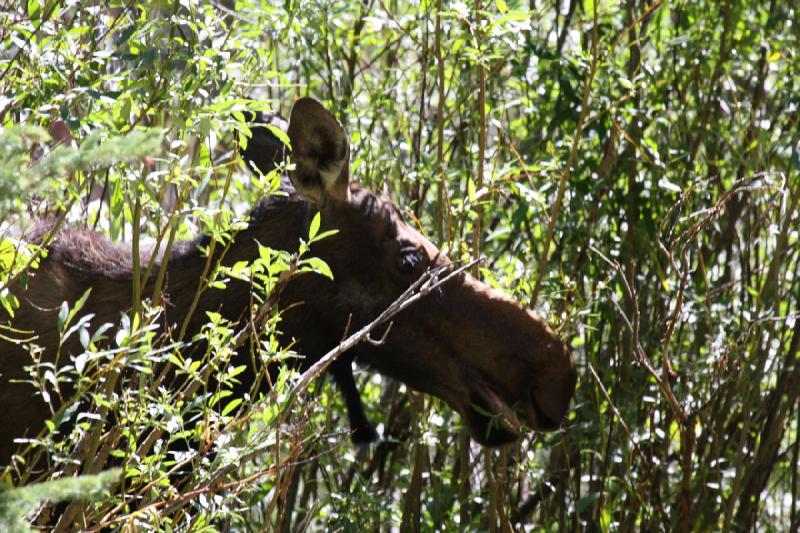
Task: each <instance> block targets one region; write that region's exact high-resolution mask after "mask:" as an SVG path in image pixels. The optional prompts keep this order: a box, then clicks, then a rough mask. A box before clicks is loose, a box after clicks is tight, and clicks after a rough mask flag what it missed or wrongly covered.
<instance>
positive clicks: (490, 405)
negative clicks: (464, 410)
mask: <svg viewBox="0 0 800 533" xmlns="http://www.w3.org/2000/svg"><path fill="white" fill-rule="evenodd" d="M470 399H471V404H470V406H469V408H468V414H467V416H466V417H465V418H466V420H467V426H468V427H469V430H470V434H471V435H472V438H473V439H475V440H476V441H477V442H478V443H480V444H482V445H484V446H502V445H504V444H509V443H511V442H514V441H515V440H517V439H519V437H520V435H521V434H522V431H523V423H522V422H521V421H520V415H522V416H523V417H524V425H525V427H528V428H531V429H536V430H542V431H552V430H554V429H557V428H558V426H559V425H560V424H559V423H558V422H557V421H555V420H553V419H551V418H550V417H549V416H548V415H546V414H545V413H544V412H543V410H542V409H541V407H540V406H539V405H538V404H537V402H536V397H535V395H534V391H533V390H531V391H530V398H529V399H528V401H527V402H517V403H516V404H514V405H513V406H512V405H510V404H509V403H508V402H507V401H506V400H504V399H503V397H502V396H500V395H499V394H498V393H496V392H495V391H494V390H493V389H492V388H490V387H482V388H481V389H480V391H474V392H473V393H472V394H471V395H470ZM523 403H524V405H522V404H523Z"/></svg>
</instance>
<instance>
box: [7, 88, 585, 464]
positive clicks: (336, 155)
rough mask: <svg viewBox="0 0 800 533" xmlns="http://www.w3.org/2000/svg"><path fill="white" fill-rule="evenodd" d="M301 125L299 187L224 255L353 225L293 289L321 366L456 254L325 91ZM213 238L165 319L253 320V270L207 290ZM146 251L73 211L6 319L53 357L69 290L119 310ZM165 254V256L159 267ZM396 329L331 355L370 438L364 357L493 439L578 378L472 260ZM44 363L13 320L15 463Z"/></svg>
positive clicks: (247, 360) (252, 152)
mask: <svg viewBox="0 0 800 533" xmlns="http://www.w3.org/2000/svg"><path fill="white" fill-rule="evenodd" d="M249 118H251V119H254V118H256V117H255V115H254V114H251V115H250V116H249ZM258 118H261V117H258ZM252 131H253V138H252V139H251V142H250V144H249V145H248V147H247V148H246V149H245V150H244V151H243V156H244V159H245V160H246V161H248V162H249V163H250V164H252V165H254V166H255V167H257V168H258V169H259V170H260V171H262V172H264V173H266V172H269V171H270V170H272V169H273V168H274V165H275V161H277V160H279V159H282V158H283V156H284V154H283V147H282V143H279V142H278V141H277V140H276V138H275V137H274V136H273V135H272V134H271V133H270V132H269V131H268V130H267V129H265V128H257V127H254V128H253V130H252ZM286 135H287V136H288V139H289V144H290V147H291V150H290V151H289V149H288V148H287V149H286V151H287V154H286V155H287V156H288V157H289V158H290V161H291V162H292V163H293V166H291V165H289V166H288V167H286V168H288V170H286V174H288V176H287V177H288V181H286V180H285V181H284V184H285V186H284V188H285V194H284V195H270V196H269V197H267V198H264V199H262V200H261V201H260V202H259V204H258V205H257V206H256V207H255V208H254V209H253V210H252V211H251V213H250V217H249V222H248V225H247V227H246V229H243V230H241V231H240V232H238V233H237V234H236V235H235V236H234V237H233V240H232V241H231V242H230V243H229V246H228V249H227V253H226V254H225V255H224V257H222V258H221V261H222V262H223V263H224V264H234V263H235V262H237V261H243V260H252V259H254V258H256V257H258V253H259V250H258V243H261V244H263V245H265V246H268V247H270V248H272V249H275V250H285V251H289V252H295V251H297V250H298V247H299V243H300V241H301V239H302V238H304V237H305V236H307V235H308V231H309V225H310V223H311V221H312V219H313V217H314V216H315V214H316V213H320V216H321V220H322V226H323V229H335V230H337V231H336V232H335V233H334V234H332V235H330V236H329V237H326V238H325V239H322V240H320V241H318V242H315V243H314V244H313V245H312V253H313V255H314V256H316V257H319V258H321V259H322V260H324V261H325V262H326V263H327V264H328V265H329V267H330V270H331V272H332V273H333V279H332V280H331V279H329V278H328V277H325V276H322V275H318V274H309V275H302V276H296V277H293V278H291V279H290V280H289V281H288V282H287V283H286V285H285V287H284V288H283V290H282V292H281V294H280V308H281V309H282V311H281V321H280V323H279V326H278V327H279V329H280V332H281V335H282V337H281V338H282V339H284V340H286V341H287V342H290V341H294V342H295V344H294V349H295V350H296V351H297V352H298V353H301V354H303V355H304V356H305V358H304V359H303V360H302V362H301V363H300V364H301V365H302V366H308V365H310V364H311V363H313V362H314V361H317V360H319V358H320V357H322V356H323V355H324V354H325V353H327V352H328V351H329V350H331V349H332V348H334V347H336V346H337V345H338V343H339V342H340V341H341V339H342V336H343V333H344V332H345V331H347V330H348V328H349V330H350V331H354V330H355V328H358V327H361V326H362V325H364V324H368V323H369V322H370V321H371V320H373V319H374V318H375V317H376V316H377V315H378V314H380V313H381V312H382V311H383V310H384V309H385V308H386V307H387V306H388V305H390V304H391V303H392V302H394V301H395V300H396V299H397V298H398V296H400V295H401V294H402V293H403V292H404V291H405V290H406V289H407V288H408V287H409V286H410V285H411V284H412V283H414V282H415V280H418V279H419V278H420V277H421V276H423V275H424V273H425V272H426V271H428V270H429V269H433V268H439V267H442V268H451V269H452V268H453V264H452V262H451V261H450V260H449V259H448V258H447V257H446V256H445V255H444V254H443V253H441V252H440V251H439V249H437V247H436V246H434V245H433V244H432V243H431V242H430V241H429V240H428V239H426V238H425V237H424V236H423V235H422V234H421V233H420V232H419V231H417V229H415V228H414V227H412V226H411V225H409V224H408V223H406V222H405V221H404V220H403V217H402V216H401V212H400V210H399V209H398V208H397V207H396V206H395V205H394V204H393V203H392V202H391V201H390V200H389V199H387V198H385V197H383V196H381V195H378V194H376V193H373V192H371V191H369V190H367V189H366V188H364V187H362V186H360V185H359V184H357V183H355V182H353V181H351V180H350V172H349V152H350V147H349V140H348V135H347V133H346V132H345V130H344V128H343V126H342V125H341V124H340V123H339V121H338V120H337V119H336V118H335V117H334V116H333V115H332V114H331V113H330V112H329V111H328V110H326V109H325V108H324V106H323V105H322V104H320V103H319V102H318V101H317V100H315V99H313V98H310V97H304V98H300V99H299V100H297V101H296V102H295V103H294V105H293V107H292V110H291V113H290V117H289V121H288V131H286ZM48 224H49V225H48ZM51 226H52V223H48V222H47V221H40V223H39V224H38V225H37V226H34V229H32V230H31V231H28V232H27V233H26V235H25V238H26V239H27V240H29V241H30V242H36V241H37V239H39V240H41V239H42V236H43V235H45V234H46V233H47V231H49V229H50V228H51ZM207 242H208V237H207V236H201V237H198V238H197V239H195V240H193V241H186V242H180V243H176V244H175V245H174V246H173V247H172V249H171V253H170V254H169V257H168V258H167V259H165V260H166V261H168V263H167V265H166V267H165V269H166V277H165V278H164V284H163V287H162V294H163V296H164V300H165V301H166V302H168V304H166V305H164V308H165V311H164V317H163V318H162V320H161V323H160V326H159V327H162V328H164V329H165V330H166V329H167V328H172V329H175V328H176V326H179V325H180V324H181V323H182V321H183V320H184V319H186V317H187V316H190V318H189V319H188V327H187V328H186V335H185V336H186V337H187V338H191V337H192V336H193V335H194V334H196V333H197V332H199V331H200V330H201V328H202V326H203V324H204V323H206V322H207V321H208V318H207V316H206V311H210V312H218V313H220V314H221V315H222V316H224V317H226V318H227V319H229V320H231V321H234V323H238V324H244V321H245V320H247V319H248V318H247V316H246V315H248V313H249V306H250V302H251V300H252V299H251V297H250V293H249V291H251V287H250V286H249V285H248V284H247V283H244V282H240V283H233V284H230V285H229V286H228V287H227V288H226V289H224V290H207V291H205V292H203V293H202V296H201V297H200V299H199V300H198V301H196V302H193V298H194V296H195V291H196V289H197V286H198V282H199V280H200V279H201V276H202V273H203V267H204V265H205V264H206V261H207V260H208V257H207V255H206V254H205V253H204V252H203V251H201V248H202V244H203V243H207ZM153 253H155V254H158V253H159V252H157V251H150V250H142V252H141V255H140V261H141V262H142V263H143V264H146V263H147V262H148V261H149V260H150V259H151V255H150V254H153ZM206 253H207V252H206ZM132 257H133V255H132V253H131V250H130V247H129V246H128V247H124V246H121V245H115V244H113V243H111V242H109V240H108V239H107V238H105V237H103V236H101V235H100V234H99V233H97V232H95V231H93V230H90V229H87V228H82V227H68V226H65V227H62V228H60V229H58V230H57V232H55V236H54V238H53V239H52V240H51V241H50V243H49V244H48V253H47V255H46V257H45V258H44V259H43V260H42V261H41V264H40V265H39V266H38V268H37V269H35V270H32V271H31V272H30V275H29V279H28V281H27V284H26V286H24V287H23V286H22V285H20V284H16V285H12V286H11V287H10V290H11V291H12V293H14V294H15V295H16V296H17V299H18V301H19V302H20V305H19V308H18V309H17V310H16V312H15V314H14V316H13V318H12V317H10V316H8V315H4V314H2V313H4V312H3V311H0V323H4V324H5V325H7V326H11V327H13V328H14V330H16V331H24V332H29V334H30V336H32V337H33V338H34V339H35V340H34V342H35V344H36V345H38V346H40V347H42V349H43V352H42V353H41V358H42V360H44V361H50V362H53V361H55V360H56V356H55V353H56V349H57V346H58V343H59V337H58V332H57V327H56V322H57V315H58V310H59V308H60V306H61V305H62V302H65V301H66V302H74V301H76V300H77V299H78V298H80V297H81V296H82V295H84V294H85V293H86V291H87V289H90V288H91V292H90V293H89V295H88V298H87V299H86V301H85V304H84V308H83V312H84V313H92V314H93V315H94V318H93V320H92V323H93V324H103V323H107V322H112V323H113V322H115V321H117V320H118V319H119V317H120V315H121V313H124V312H126V311H127V310H129V309H130V308H131V307H132V301H131V300H132V296H131V294H132V290H131V284H132V279H133V278H132V276H133V272H134V269H133V259H132ZM162 260H163V259H162V257H161V256H157V257H155V258H154V261H155V264H156V268H154V269H153V271H156V272H157V271H158V267H159V266H160V262H161V261H162ZM141 271H142V272H143V271H144V269H141ZM151 277H154V276H151ZM143 285H144V286H145V287H146V288H150V289H152V288H153V287H154V281H153V279H146V280H144V281H143ZM144 294H149V293H147V292H146V291H145V292H144ZM193 304H194V305H195V307H194V310H193V313H190V309H191V308H192V305H193ZM74 337H77V335H73V336H72V338H70V339H68V340H67V341H66V342H65V343H64V345H63V346H62V347H61V350H60V355H59V357H58V363H57V364H58V365H63V364H67V362H68V361H69V360H70V357H69V355H70V354H72V355H73V356H74V354H79V353H80V352H81V351H82V350H83V348H81V346H80V344H79V343H78V340H77V339H75V338H74ZM382 341H383V342H381V343H362V344H360V345H358V346H356V347H355V348H353V349H352V350H350V352H348V353H346V354H344V355H343V356H342V357H341V358H339V359H337V360H336V361H335V363H334V364H333V365H332V367H331V369H330V370H331V372H332V374H333V376H334V380H335V382H336V384H337V386H338V388H339V389H340V390H341V392H342V393H343V395H344V399H345V404H346V407H347V409H348V415H349V419H350V425H351V429H352V437H353V439H354V440H355V441H358V442H363V441H369V440H371V439H373V438H374V437H375V432H374V429H373V428H372V426H371V425H370V422H369V420H367V417H366V416H365V414H364V412H363V407H362V405H361V400H360V397H359V392H358V390H357V388H356V384H355V382H354V379H353V374H352V363H353V362H354V361H355V362H357V363H359V364H360V365H364V366H366V367H368V368H371V369H374V370H376V371H377V372H379V373H382V374H383V375H386V376H389V377H391V378H394V379H396V380H399V381H401V382H403V383H405V384H406V385H408V386H409V387H411V388H413V389H416V390H419V391H422V392H424V393H428V394H431V395H434V396H436V397H439V398H441V399H442V400H444V401H445V402H446V403H448V404H449V405H451V406H452V407H453V408H454V409H456V410H457V411H458V412H459V413H460V414H461V416H462V419H463V420H464V422H465V425H466V426H467V428H468V429H469V432H470V435H471V437H472V438H473V439H474V440H476V441H477V442H478V443H480V444H482V445H485V446H499V445H502V444H506V443H509V442H512V441H514V440H516V439H517V438H518V437H519V435H520V427H521V425H522V424H523V423H524V424H525V425H526V426H528V427H529V428H531V429H533V430H542V431H547V430H554V429H556V428H558V427H559V426H560V424H561V422H562V421H563V419H564V417H565V414H566V412H567V409H568V406H569V402H570V399H571V397H572V395H573V392H574V389H575V384H576V371H575V366H574V363H573V361H572V358H571V355H570V353H569V350H568V349H567V347H566V346H565V344H564V343H563V342H562V341H561V340H560V339H559V337H558V336H557V335H556V333H555V332H554V331H553V330H552V329H551V328H550V327H548V325H547V324H546V323H545V322H544V321H543V320H542V319H540V318H539V317H538V316H537V315H536V314H535V313H533V312H532V311H531V310H529V309H527V308H526V307H524V306H523V305H521V304H520V303H519V302H517V301H515V300H513V299H511V298H509V297H508V296H506V295H504V294H503V293H502V292H500V291H498V290H495V289H493V288H490V287H489V286H487V285H486V284H484V283H482V282H480V281H478V280H476V279H475V278H474V277H472V276H471V275H470V274H469V273H466V272H458V273H457V274H456V275H454V276H452V277H451V278H450V279H448V280H447V281H446V282H445V283H443V284H442V285H441V286H440V287H439V288H438V289H437V290H435V291H433V292H431V293H429V294H427V295H425V297H424V298H423V299H422V300H421V301H419V302H418V303H416V304H415V305H413V306H410V307H409V308H408V309H406V310H404V311H403V312H402V313H400V314H399V315H397V316H396V317H394V318H393V325H392V328H391V330H390V331H388V334H387V335H386V336H385V338H384V339H382ZM236 357H238V358H239V359H240V360H241V361H240V364H243V365H248V366H252V365H253V364H254V363H253V361H252V358H251V357H250V356H249V354H241V355H238V356H236ZM30 364H31V355H30V350H29V349H26V348H25V347H24V346H21V345H20V344H19V343H12V342H10V341H9V340H7V339H4V338H3V337H2V336H0V407H1V408H0V466H3V465H7V464H9V461H10V460H11V456H12V453H14V452H15V450H16V449H17V446H18V445H17V444H15V442H14V440H15V439H18V438H21V437H25V436H32V435H36V434H37V433H38V432H40V431H41V430H42V428H44V427H45V421H46V420H47V419H48V418H49V417H50V416H51V413H50V410H49V408H48V407H47V404H46V403H45V402H44V400H43V399H42V398H41V396H38V395H37V394H36V393H35V389H34V388H33V386H32V385H31V384H30V383H28V382H27V381H26V380H28V379H29V376H28V374H27V371H26V370H25V368H26V367H27V366H29V365H30ZM255 374H256V372H255V370H254V369H252V368H248V370H247V371H246V372H245V373H244V374H243V376H244V377H242V378H241V381H242V383H243V386H245V387H248V388H247V389H244V390H249V387H250V386H251V385H252V384H253V381H252V380H253V379H254V376H255ZM248 380H250V382H249V383H248ZM520 417H521V418H522V419H523V420H524V422H521V421H520Z"/></svg>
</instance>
